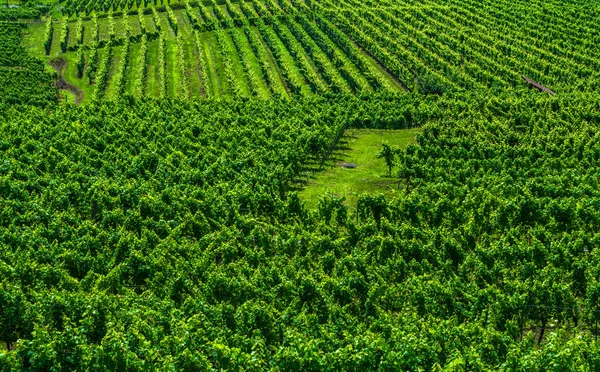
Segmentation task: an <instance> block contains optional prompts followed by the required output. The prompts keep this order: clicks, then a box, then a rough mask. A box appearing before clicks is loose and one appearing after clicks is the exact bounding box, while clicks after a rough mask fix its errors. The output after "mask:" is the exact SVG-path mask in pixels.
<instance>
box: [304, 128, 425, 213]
mask: <svg viewBox="0 0 600 372" xmlns="http://www.w3.org/2000/svg"><path fill="white" fill-rule="evenodd" d="M420 132H421V129H419V128H417V129H405V130H395V131H394V130H373V129H350V130H347V131H346V132H345V133H344V136H343V137H342V139H341V140H340V141H339V142H338V145H337V146H336V148H335V149H334V151H333V152H332V153H331V156H330V157H329V159H328V160H327V162H326V163H325V164H324V165H323V170H322V171H321V172H317V173H316V174H314V175H313V176H311V177H310V180H309V181H308V184H307V187H306V188H305V189H304V190H302V191H301V192H300V198H301V199H303V200H305V201H306V203H307V205H308V206H310V207H315V206H316V205H317V202H318V200H319V198H320V197H321V196H322V195H327V194H331V195H334V196H337V197H344V198H345V199H346V204H347V205H348V206H349V207H350V208H351V209H354V208H355V206H356V201H357V199H358V196H359V195H361V194H375V193H378V192H380V193H383V194H384V195H385V196H386V197H388V198H393V197H394V196H395V195H397V193H399V192H400V190H399V187H400V185H399V182H398V178H397V177H389V176H388V168H387V166H386V165H385V161H384V160H383V159H377V158H376V156H375V155H376V154H377V153H378V152H379V151H381V147H382V146H381V145H382V143H387V144H388V145H390V146H392V147H395V148H398V149H403V148H405V147H406V146H408V145H409V144H410V143H413V142H414V140H415V137H416V136H417V134H418V133H420ZM343 163H351V164H355V165H356V168H355V169H349V168H345V167H344V166H343Z"/></svg>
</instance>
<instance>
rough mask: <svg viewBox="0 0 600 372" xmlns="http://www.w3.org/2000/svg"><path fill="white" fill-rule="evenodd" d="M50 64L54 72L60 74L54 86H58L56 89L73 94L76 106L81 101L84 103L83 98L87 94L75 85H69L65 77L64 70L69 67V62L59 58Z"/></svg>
mask: <svg viewBox="0 0 600 372" xmlns="http://www.w3.org/2000/svg"><path fill="white" fill-rule="evenodd" d="M48 63H49V64H50V66H52V68H53V69H54V71H56V73H57V74H58V79H56V80H55V81H54V86H56V88H58V89H59V90H68V91H69V92H71V93H73V95H74V96H75V104H76V105H79V104H81V101H83V97H84V96H85V93H84V92H83V91H82V90H81V89H79V88H78V87H76V86H75V85H73V84H71V83H69V82H68V81H67V80H65V77H64V75H63V70H64V69H65V66H66V65H67V61H66V60H65V59H64V58H61V57H58V58H55V59H53V60H51V61H50V62H48Z"/></svg>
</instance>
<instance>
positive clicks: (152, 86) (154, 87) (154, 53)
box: [146, 39, 160, 98]
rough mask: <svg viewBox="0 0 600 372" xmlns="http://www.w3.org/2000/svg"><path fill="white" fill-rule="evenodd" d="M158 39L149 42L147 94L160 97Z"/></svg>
mask: <svg viewBox="0 0 600 372" xmlns="http://www.w3.org/2000/svg"><path fill="white" fill-rule="evenodd" d="M158 67H159V66H158V39H155V40H152V41H150V42H148V65H147V68H148V69H147V70H146V96H148V97H152V98H158V96H159V93H160V90H159V86H158Z"/></svg>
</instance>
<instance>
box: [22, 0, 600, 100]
mask: <svg viewBox="0 0 600 372" xmlns="http://www.w3.org/2000/svg"><path fill="white" fill-rule="evenodd" d="M509 5H510V6H509ZM588 8H589V9H587V8H586V10H587V11H586V12H585V14H584V15H582V14H580V13H579V12H580V8H579V7H578V6H577V5H575V4H567V5H555V4H553V3H549V4H548V3H541V2H537V3H535V4H530V3H529V2H523V3H522V4H513V3H512V2H511V3H508V2H505V3H497V2H489V3H484V5H480V3H477V2H469V1H467V2H463V1H460V2H459V1H452V0H443V1H426V2H419V3H418V4H416V3H412V2H410V1H405V2H401V3H398V2H389V1H387V0H384V1H377V2H374V3H371V4H367V5H365V6H362V5H361V3H359V2H357V1H354V0H342V1H338V2H332V1H329V0H313V1H305V0H296V1H290V0H268V1H267V0H252V1H247V0H243V1H235V2H232V1H231V0H227V1H225V2H221V1H219V2H216V1H214V0H213V1H211V2H207V1H204V2H202V1H200V2H188V1H185V2H174V3H171V4H167V3H164V4H163V3H156V4H155V3H153V2H139V4H138V3H137V2H119V3H118V4H117V3H116V2H115V3H113V2H111V1H104V2H101V1H96V2H92V1H90V2H89V3H88V4H86V3H85V2H77V3H75V2H70V1H67V2H65V3H64V4H63V6H62V13H61V14H62V15H61V16H60V17H56V18H52V19H48V20H47V21H43V22H39V23H37V25H34V26H32V27H30V28H29V33H30V34H29V36H28V38H27V40H28V43H27V44H28V45H29V46H30V48H31V52H32V54H33V55H36V56H39V57H43V56H48V58H58V57H60V58H65V59H66V60H67V61H68V63H67V80H68V81H69V82H70V83H71V84H73V85H75V86H78V87H80V88H81V89H82V90H83V91H85V92H89V97H87V99H86V101H89V100H91V99H92V98H94V99H103V100H114V99H116V98H117V97H119V96H120V95H121V94H123V93H128V94H132V95H136V96H138V97H142V96H143V97H154V98H160V97H164V98H180V99H195V98H216V99H221V98H223V99H225V98H236V97H259V98H263V99H268V98H271V97H279V96H283V97H292V96H297V95H306V94H311V93H314V94H323V93H326V92H333V93H346V94H356V93H358V92H369V91H407V90H408V91H413V90H415V89H417V90H421V91H433V92H439V91H447V90H456V91H465V90H473V89H482V88H487V89H498V90H501V89H507V88H513V87H517V86H519V85H521V84H522V80H521V78H520V77H521V76H522V75H526V76H529V77H530V78H532V79H534V80H536V81H540V82H543V83H544V84H547V85H550V86H552V87H553V88H554V89H555V90H557V91H559V92H570V91H591V90H594V89H597V88H598V81H599V72H598V71H600V69H599V68H600V62H598V59H597V58H596V56H597V55H598V53H600V47H599V45H600V34H599V33H598V32H597V30H595V28H594V24H595V19H596V17H597V16H600V14H599V13H600V11H599V10H598V8H594V7H588ZM558 14H560V15H561V16H560V17H559V16H558ZM562 18H567V20H563V19H562ZM557 20H560V22H559V21H557ZM561 22H562V23H561ZM569 24H575V25H576V27H572V28H570V31H569V33H563V32H560V31H558V30H560V29H561V28H564V27H567V25H569ZM555 30H556V31H555ZM40 40H43V42H40ZM100 66H105V67H106V69H104V70H100Z"/></svg>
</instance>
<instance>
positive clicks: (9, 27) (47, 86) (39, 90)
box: [0, 12, 57, 106]
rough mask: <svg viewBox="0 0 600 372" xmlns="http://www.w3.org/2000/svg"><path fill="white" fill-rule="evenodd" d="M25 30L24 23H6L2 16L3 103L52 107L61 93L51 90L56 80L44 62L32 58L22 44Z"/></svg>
mask: <svg viewBox="0 0 600 372" xmlns="http://www.w3.org/2000/svg"><path fill="white" fill-rule="evenodd" d="M11 14H13V13H11ZM17 14H19V15H20V16H23V14H21V13H20V12H17ZM25 27H26V24H24V23H21V22H16V21H14V22H13V21H4V20H2V14H0V82H1V84H0V103H9V104H31V105H37V106H47V105H51V104H53V103H55V102H56V94H57V93H56V90H55V89H53V88H52V87H51V84H52V81H53V80H54V79H53V77H52V75H50V74H47V73H45V72H44V63H43V62H42V61H41V60H39V59H37V58H33V57H30V56H29V55H28V54H27V52H26V51H25V49H24V48H23V46H22V45H21V32H22V30H23V29H24V28H25Z"/></svg>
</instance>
